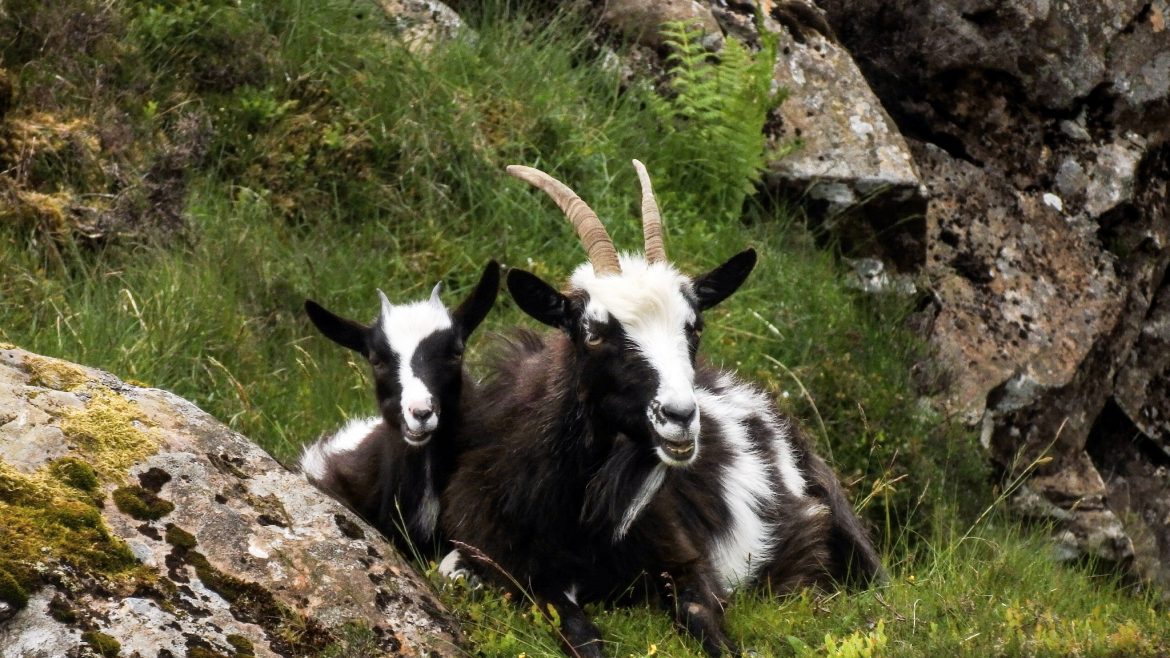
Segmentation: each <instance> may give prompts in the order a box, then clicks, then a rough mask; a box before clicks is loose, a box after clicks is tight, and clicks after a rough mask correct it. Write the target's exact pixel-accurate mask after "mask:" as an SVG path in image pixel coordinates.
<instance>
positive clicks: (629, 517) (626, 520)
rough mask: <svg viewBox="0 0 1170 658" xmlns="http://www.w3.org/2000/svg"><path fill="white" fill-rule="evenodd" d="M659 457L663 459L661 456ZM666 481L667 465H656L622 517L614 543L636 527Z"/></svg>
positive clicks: (615, 533) (614, 536) (615, 532)
mask: <svg viewBox="0 0 1170 658" xmlns="http://www.w3.org/2000/svg"><path fill="white" fill-rule="evenodd" d="M659 456H660V457H661V454H660V455H659ZM665 479H666V465H665V464H655V465H654V468H653V469H652V470H651V471H650V475H647V476H646V479H645V480H643V481H642V486H640V487H638V493H637V494H635V495H634V500H633V501H631V502H630V506H629V507H627V508H626V513H625V514H623V515H622V522H621V524H619V525H618V527H617V530H615V531H614V533H613V541H614V543H617V542H619V541H621V540H622V538H623V537H625V536H626V533H628V532H629V531H630V526H632V525H634V521H637V520H638V515H639V514H641V513H642V510H644V509H646V506H647V505H649V504H650V501H651V500H652V499H653V498H654V494H656V493H658V490H659V489H661V488H662V481H663V480H665Z"/></svg>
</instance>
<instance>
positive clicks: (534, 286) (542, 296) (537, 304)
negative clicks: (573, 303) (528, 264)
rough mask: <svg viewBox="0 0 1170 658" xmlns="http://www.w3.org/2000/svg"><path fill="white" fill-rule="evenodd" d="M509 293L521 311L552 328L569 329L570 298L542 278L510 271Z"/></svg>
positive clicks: (522, 271) (522, 272)
mask: <svg viewBox="0 0 1170 658" xmlns="http://www.w3.org/2000/svg"><path fill="white" fill-rule="evenodd" d="M508 292H510V293H512V299H515V300H516V305H517V306H519V307H520V310H522V311H524V312H525V313H527V314H528V315H531V316H532V317H534V318H536V319H537V320H540V321H541V322H543V323H545V324H547V325H549V326H550V327H557V328H559V329H568V328H569V298H568V297H565V296H564V295H562V294H561V293H559V292H557V289H556V288H553V287H552V286H550V285H548V284H547V283H545V282H544V281H542V280H541V279H540V277H538V276H536V275H535V274H532V273H531V272H525V271H524V270H515V269H513V270H508Z"/></svg>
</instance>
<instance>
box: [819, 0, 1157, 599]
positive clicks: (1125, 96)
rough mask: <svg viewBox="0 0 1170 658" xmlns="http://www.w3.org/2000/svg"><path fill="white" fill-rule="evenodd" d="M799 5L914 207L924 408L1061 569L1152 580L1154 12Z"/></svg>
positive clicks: (881, 0) (956, 3) (1014, 3)
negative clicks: (980, 449) (828, 41)
mask: <svg viewBox="0 0 1170 658" xmlns="http://www.w3.org/2000/svg"><path fill="white" fill-rule="evenodd" d="M818 4H819V5H820V7H822V8H823V9H824V10H825V12H826V14H827V16H828V22H829V23H830V25H831V26H832V28H833V30H834V32H835V33H836V34H837V36H838V37H839V38H840V40H841V43H842V44H844V46H845V47H846V48H847V49H848V50H849V52H850V53H851V54H852V55H853V57H854V58H855V59H856V61H857V62H858V64H859V66H860V67H861V70H862V71H863V72H864V73H865V76H866V79H867V80H868V81H869V83H870V84H871V85H872V87H873V89H874V90H875V91H876V93H877V95H878V97H879V98H881V101H882V103H883V105H884V106H885V108H886V110H888V111H889V113H890V115H891V116H892V117H893V119H894V121H895V122H896V123H897V125H898V127H899V129H900V130H901V131H902V132H903V134H905V135H906V136H907V138H908V141H909V143H910V147H911V150H912V152H913V154H914V158H915V163H916V165H917V170H918V172H919V173H920V175H921V176H922V179H923V182H924V183H925V184H926V186H927V188H928V190H929V193H928V197H929V205H928V207H927V211H926V226H927V259H926V265H925V268H924V272H925V275H926V279H927V281H928V283H929V285H930V287H931V290H932V291H933V292H934V296H935V302H936V303H935V309H934V316H933V321H932V322H930V323H927V325H926V326H928V327H929V339H930V341H931V343H932V344H933V345H934V347H935V348H936V351H937V354H938V361H939V363H940V365H941V367H940V370H943V371H946V372H947V373H948V374H947V375H946V376H945V378H944V379H945V381H944V382H943V383H944V384H946V385H945V386H942V387H941V388H942V390H943V392H942V394H941V395H940V400H939V401H940V404H941V405H942V406H944V407H945V408H947V409H948V410H949V411H951V412H954V413H957V414H960V415H962V416H963V417H965V418H966V419H967V420H968V421H971V422H973V423H981V424H982V427H983V442H984V445H985V446H986V447H987V448H988V449H989V451H990V454H991V456H992V458H993V460H994V461H995V462H996V463H997V464H998V465H999V466H1000V467H1001V468H1002V469H1003V471H1004V472H1005V474H1006V475H1007V476H1008V477H1009V478H1010V479H1012V480H1015V478H1016V477H1017V476H1023V475H1028V474H1030V476H1029V477H1027V478H1026V480H1025V482H1024V486H1022V487H1021V488H1020V489H1019V490H1018V492H1017V494H1016V495H1015V496H1014V498H1013V502H1014V505H1015V507H1016V509H1018V510H1019V511H1021V512H1022V513H1024V514H1025V515H1028V516H1034V517H1040V518H1043V519H1045V520H1046V521H1055V522H1056V524H1057V543H1058V546H1059V547H1060V548H1061V551H1060V553H1061V554H1062V555H1066V556H1069V557H1073V556H1080V555H1085V554H1091V555H1095V556H1098V557H1100V558H1103V559H1106V560H1110V561H1114V562H1116V563H1118V564H1121V565H1125V566H1129V565H1131V564H1136V565H1137V566H1138V568H1139V571H1140V572H1141V573H1142V574H1143V575H1144V576H1146V577H1147V578H1150V579H1152V580H1157V581H1161V582H1163V583H1165V582H1170V517H1168V516H1167V515H1166V513H1165V511H1166V510H1167V509H1170V491H1168V490H1167V488H1166V487H1165V481H1166V479H1165V469H1166V466H1167V464H1170V451H1168V450H1167V446H1168V445H1170V444H1168V436H1167V427H1166V425H1167V422H1166V420H1165V418H1166V416H1165V414H1168V413H1170V408H1167V407H1168V404H1170V403H1167V402H1166V400H1167V397H1166V395H1165V394H1164V391H1165V390H1166V389H1165V387H1166V382H1167V381H1168V380H1170V364H1168V363H1167V358H1166V350H1165V347H1164V346H1165V341H1166V339H1167V329H1166V327H1165V325H1166V312H1165V310H1164V309H1165V305H1166V301H1165V298H1166V295H1167V294H1170V293H1167V292H1166V288H1167V281H1166V272H1167V265H1168V263H1170V249H1168V244H1170V206H1168V202H1167V192H1168V190H1167V178H1168V172H1170V147H1168V146H1167V141H1166V137H1167V135H1168V134H1170V121H1168V118H1170V32H1168V31H1167V29H1166V27H1167V20H1168V19H1170V9H1168V7H1167V4H1166V3H1165V2H1164V1H1159V2H1153V3H1149V2H1137V1H1136V0H1134V1H1129V0H1120V1H1110V2H1090V1H1087V0H1086V1H1079V2H1068V3H1060V4H1057V3H1049V2H1034V1H1032V0H1008V1H1006V2H1002V1H997V2H991V1H981V0H974V1H972V0H943V1H942V2H925V1H924V0H893V1H887V0H819V2H818ZM1160 392H1161V393H1160Z"/></svg>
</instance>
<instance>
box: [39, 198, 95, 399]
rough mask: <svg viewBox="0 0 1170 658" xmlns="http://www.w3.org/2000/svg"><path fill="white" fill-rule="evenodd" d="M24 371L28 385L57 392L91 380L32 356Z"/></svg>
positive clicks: (79, 372)
mask: <svg viewBox="0 0 1170 658" xmlns="http://www.w3.org/2000/svg"><path fill="white" fill-rule="evenodd" d="M42 196H44V195H42ZM55 212H57V213H60V212H61V211H60V210H59V209H58V210H57V211H55ZM24 370H25V372H27V373H28V383H29V384H30V385H32V386H42V387H44V388H51V389H54V390H58V391H72V390H75V389H78V388H81V387H82V386H84V385H85V384H86V383H87V382H89V381H91V380H92V379H93V378H92V377H91V376H90V374H89V373H88V372H86V371H85V370H84V369H82V368H80V367H78V366H75V365H73V364H71V363H68V362H66V361H61V360H58V359H49V358H45V357H42V356H36V355H32V354H30V355H28V356H26V357H25V359H24Z"/></svg>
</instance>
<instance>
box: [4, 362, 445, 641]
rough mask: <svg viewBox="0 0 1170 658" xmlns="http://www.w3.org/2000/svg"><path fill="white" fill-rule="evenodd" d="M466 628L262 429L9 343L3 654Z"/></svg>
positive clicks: (428, 636)
mask: <svg viewBox="0 0 1170 658" xmlns="http://www.w3.org/2000/svg"><path fill="white" fill-rule="evenodd" d="M459 645H460V634H459V630H458V629H457V627H456V626H455V624H454V622H453V621H452V620H451V618H450V617H449V616H448V614H447V612H446V611H445V610H444V609H443V607H442V605H441V604H439V602H438V601H437V600H436V599H435V598H434V596H433V595H432V593H431V592H430V590H429V588H428V586H427V583H426V582H425V581H422V580H421V579H420V578H419V577H418V576H417V575H416V574H415V573H414V572H413V571H412V570H411V568H410V567H409V566H408V565H407V564H406V563H405V562H404V561H403V560H402V559H401V558H400V557H399V556H398V555H397V554H396V553H395V551H394V549H393V548H392V547H391V546H390V544H388V543H387V542H386V541H385V540H384V539H383V538H382V537H381V536H380V535H379V534H378V533H377V531H375V530H373V529H372V528H370V527H369V526H367V525H366V524H365V523H363V522H362V521H361V520H360V519H359V518H357V517H356V516H354V515H353V514H352V513H351V512H349V511H348V510H347V509H345V508H344V507H343V506H342V505H340V504H339V503H337V502H336V501H334V500H332V499H331V498H329V497H327V496H325V495H324V494H322V493H321V492H319V491H317V490H316V489H314V488H313V487H312V486H311V485H309V484H308V482H307V481H306V480H305V479H304V478H303V477H301V476H299V475H298V474H295V473H291V472H289V471H287V470H285V469H284V468H283V467H282V466H281V465H280V464H278V463H277V462H276V461H274V460H273V459H272V458H271V457H269V456H268V455H267V454H266V453H264V451H262V450H261V449H260V448H258V447H257V446H256V445H254V444H253V443H251V442H250V441H248V440H247V439H246V438H244V437H242V436H240V435H239V434H236V433H235V432H232V431H231V430H230V429H228V428H227V427H225V426H224V425H222V424H221V423H219V422H217V421H216V420H215V419H213V418H211V417H210V416H208V415H207V414H205V413H204V412H202V411H200V410H199V409H198V408H196V407H195V406H194V405H192V404H191V403H189V402H187V401H185V400H183V399H181V398H179V397H176V396H175V395H172V394H170V393H167V392H165V391H160V390H156V389H148V388H141V387H138V386H134V385H131V384H127V383H125V382H122V381H119V380H118V379H117V378H115V377H113V376H112V375H109V374H107V373H103V372H99V371H96V370H91V369H88V368H83V367H80V366H76V365H73V364H69V363H66V362H63V361H58V360H55V359H49V358H45V357H40V356H37V355H34V354H30V353H28V352H24V351H22V350H19V349H15V348H11V347H9V348H5V349H0V656H3V657H4V658H9V657H21V658H23V657H26V656H63V655H75V653H76V652H77V651H78V648H79V647H82V646H86V647H88V648H89V651H90V652H91V653H93V654H100V655H114V652H113V651H114V649H117V648H120V651H121V655H135V652H139V653H140V655H155V654H158V655H164V654H163V653H162V652H163V651H164V650H165V651H167V652H169V654H168V655H175V656H179V655H196V654H197V653H198V651H197V650H202V651H203V653H199V654H198V655H256V656H276V655H283V656H290V655H296V656H313V655H324V654H328V655H355V654H359V653H360V654H362V655H370V654H372V653H376V654H387V653H389V654H394V655H408V656H423V655H427V656H444V655H457V654H461V651H460V649H459ZM87 655H88V654H87Z"/></svg>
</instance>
